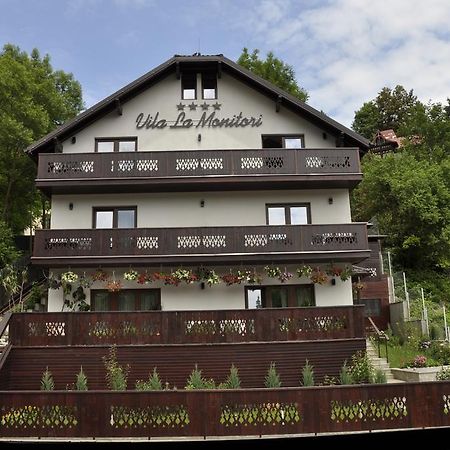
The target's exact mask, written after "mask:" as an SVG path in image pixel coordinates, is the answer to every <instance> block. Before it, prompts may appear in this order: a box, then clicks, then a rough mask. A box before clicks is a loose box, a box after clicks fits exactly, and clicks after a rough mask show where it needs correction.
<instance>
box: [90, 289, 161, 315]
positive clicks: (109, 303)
mask: <svg viewBox="0 0 450 450" xmlns="http://www.w3.org/2000/svg"><path fill="white" fill-rule="evenodd" d="M160 309H161V292H160V290H159V289H123V290H121V291H119V292H109V291H105V290H92V291H91V311H158V310H160Z"/></svg>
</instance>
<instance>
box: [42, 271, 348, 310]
mask: <svg viewBox="0 0 450 450" xmlns="http://www.w3.org/2000/svg"><path fill="white" fill-rule="evenodd" d="M299 265H300V264H299ZM297 267H298V266H295V265H288V266H286V269H287V270H288V271H290V272H291V273H293V275H294V276H293V278H291V279H290V280H288V281H287V282H285V283H284V284H283V285H288V284H291V285H292V284H310V283H311V282H310V280H309V279H308V278H306V277H302V278H299V277H298V276H297V274H296V268H297ZM325 267H326V266H324V267H323V269H324V268H325ZM248 268H249V269H253V268H255V270H256V271H257V273H259V274H263V273H264V271H263V266H257V267H253V266H251V267H250V266H249V267H248ZM146 269H147V270H148V272H149V273H152V272H157V271H160V270H161V268H156V267H154V268H146ZM214 269H215V270H216V272H217V273H218V274H219V275H221V274H224V273H226V272H227V271H228V270H229V267H214ZM241 269H242V268H241ZM283 269H284V266H283ZM105 270H106V271H107V272H108V273H109V274H110V275H112V273H113V271H114V276H115V278H116V279H117V280H121V281H122V284H123V289H154V288H159V289H161V308H162V310H163V311H182V310H214V309H244V308H245V286H250V285H246V284H242V285H232V286H227V285H226V284H225V283H221V284H218V285H214V286H208V285H206V286H205V288H204V289H201V287H200V283H193V284H192V285H186V284H183V283H182V284H180V285H179V286H164V285H163V283H161V282H154V283H150V284H148V285H140V284H138V283H137V282H136V281H124V280H123V273H124V271H126V270H127V269H126V268H125V269H124V268H111V269H110V268H108V269H105ZM136 270H137V271H138V272H143V271H144V270H145V268H136ZM170 270H171V268H164V269H163V271H167V272H170ZM74 271H75V272H76V273H78V274H79V275H82V274H83V272H84V273H86V274H90V273H92V272H93V271H94V270H93V269H76V270H74ZM51 272H52V273H53V274H55V275H56V274H60V273H61V270H60V269H53V270H51ZM273 285H280V282H279V281H278V280H275V279H273V278H268V277H265V276H263V277H262V283H261V286H273ZM253 286H255V287H257V286H258V285H253ZM91 289H105V286H104V283H103V282H100V281H96V282H95V283H94V284H93V285H92V287H91ZM314 291H315V298H316V306H337V305H352V304H353V296H352V284H351V280H347V281H341V280H340V279H339V278H336V284H335V285H332V284H331V282H330V281H329V282H327V283H326V284H324V285H319V284H316V285H314ZM85 293H86V302H87V303H88V304H90V290H89V289H85ZM62 303H63V292H62V289H58V290H52V289H50V290H49V296H48V311H50V312H56V311H61V309H62Z"/></svg>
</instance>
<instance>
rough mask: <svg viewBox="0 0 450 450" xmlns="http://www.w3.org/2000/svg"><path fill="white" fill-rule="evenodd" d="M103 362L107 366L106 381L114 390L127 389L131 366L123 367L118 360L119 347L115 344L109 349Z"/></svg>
mask: <svg viewBox="0 0 450 450" xmlns="http://www.w3.org/2000/svg"><path fill="white" fill-rule="evenodd" d="M102 359H103V362H104V364H105V368H106V383H107V385H108V388H109V389H111V390H112V391H126V389H127V383H128V372H129V370H130V367H129V366H128V365H127V366H126V367H122V366H121V365H120V364H119V363H118V361H117V348H116V345H115V344H113V345H112V346H111V347H110V349H109V355H108V356H107V357H106V356H104V357H103V358H102Z"/></svg>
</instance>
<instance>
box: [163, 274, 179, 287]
mask: <svg viewBox="0 0 450 450" xmlns="http://www.w3.org/2000/svg"><path fill="white" fill-rule="evenodd" d="M180 282H181V280H179V279H178V278H177V277H176V276H174V275H173V274H170V275H164V284H165V285H167V286H178V285H179V284H180Z"/></svg>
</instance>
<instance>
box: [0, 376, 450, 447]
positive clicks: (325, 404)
mask: <svg viewBox="0 0 450 450" xmlns="http://www.w3.org/2000/svg"><path fill="white" fill-rule="evenodd" d="M25 375H26V374H25ZM22 376H24V375H22ZM449 392H450V383H449V382H444V381H441V382H426V383H403V384H387V385H386V384H385V385H380V384H379V385H359V386H321V387H309V388H284V389H238V390H229V391H227V390H211V391H208V390H200V391H185V390H168V391H166V390H165V391H161V392H156V391H153V392H141V391H126V392H120V393H119V392H108V391H86V392H80V391H47V392H45V393H43V392H42V391H27V392H23V391H22V392H21V391H2V392H0V413H1V415H0V423H1V427H0V436H1V437H13V436H16V437H19V436H21V437H35V439H37V437H39V438H46V437H58V438H69V437H72V438H91V439H92V438H101V437H107V438H113V437H115V438H124V437H129V438H130V437H145V438H153V437H184V438H185V440H186V439H189V438H190V437H192V438H197V439H198V438H199V437H201V438H208V437H210V438H212V439H213V438H214V437H218V436H236V437H237V436H255V437H260V436H264V435H265V436H267V435H278V437H280V436H283V435H294V434H314V433H317V434H321V433H343V432H344V433H351V432H362V431H366V432H368V431H372V430H373V431H375V430H389V429H391V430H392V429H396V430H400V429H403V430H407V429H422V428H434V427H437V428H438V427H449V426H450V414H449V410H450V399H449ZM358 442H360V441H359V440H358ZM386 442H387V441H386Z"/></svg>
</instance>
